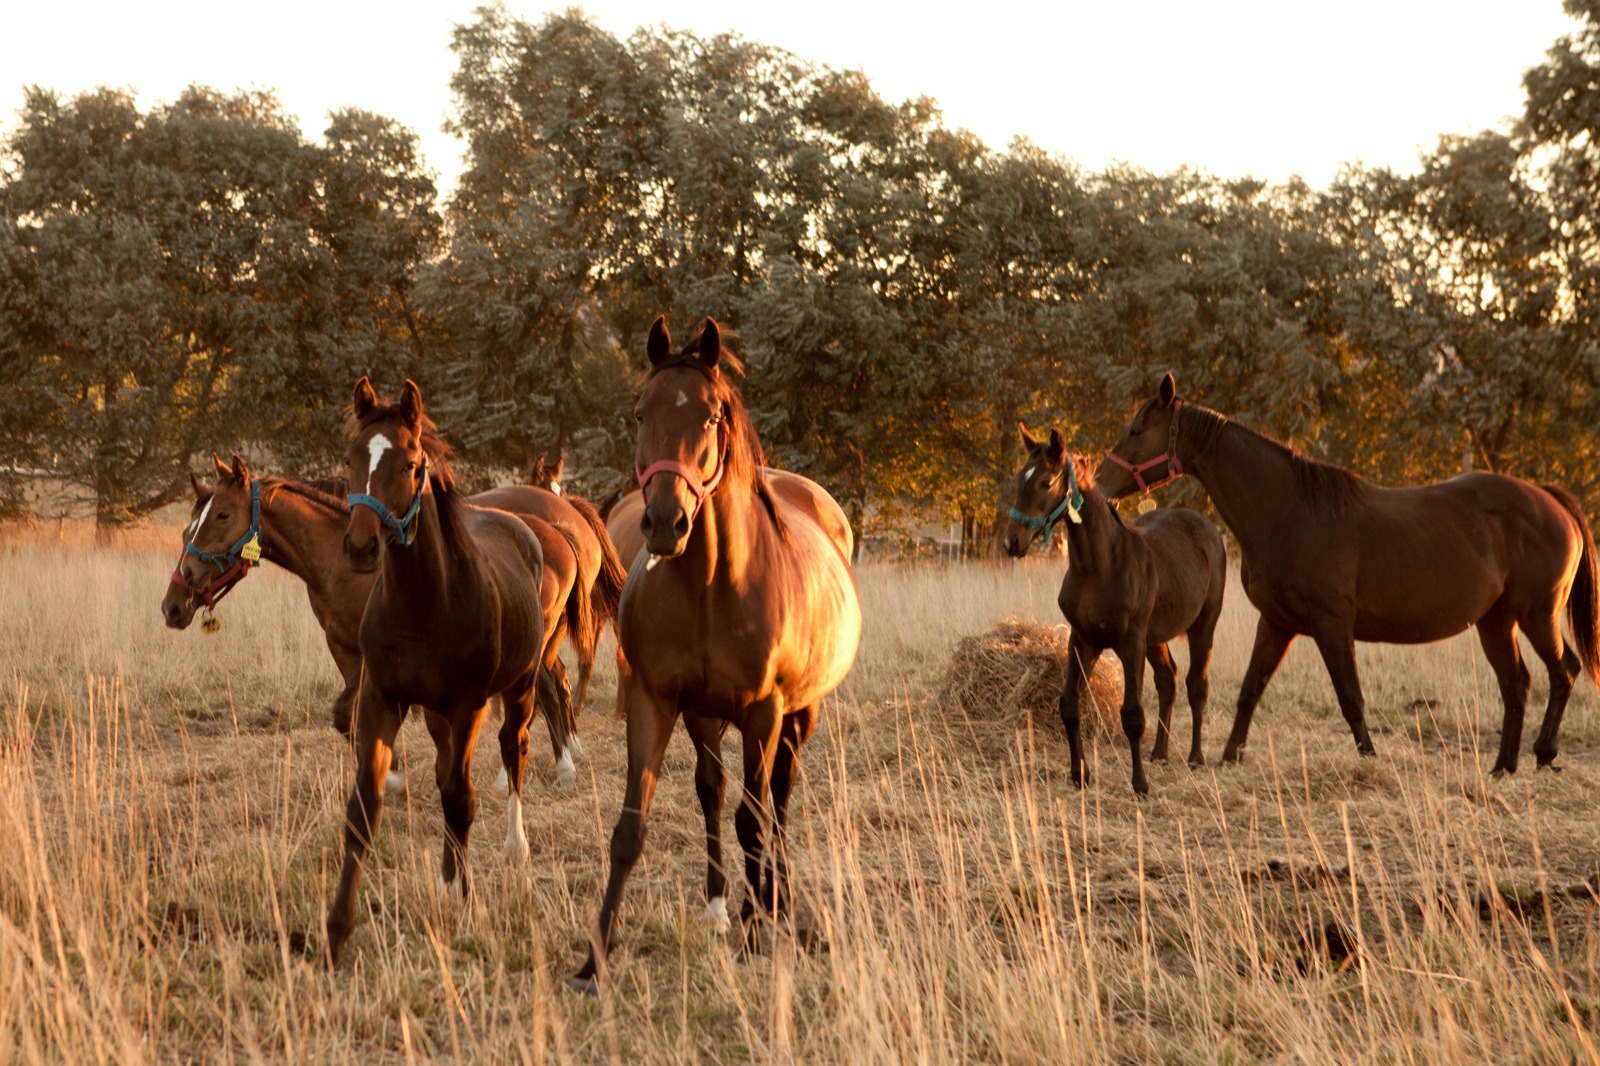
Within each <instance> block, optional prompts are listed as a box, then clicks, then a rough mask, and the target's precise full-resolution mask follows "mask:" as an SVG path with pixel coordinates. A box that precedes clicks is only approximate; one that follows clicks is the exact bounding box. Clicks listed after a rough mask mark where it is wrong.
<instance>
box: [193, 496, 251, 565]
mask: <svg viewBox="0 0 1600 1066" xmlns="http://www.w3.org/2000/svg"><path fill="white" fill-rule="evenodd" d="M251 541H255V542H256V545H257V547H256V551H255V554H254V555H253V556H252V557H251V558H250V559H249V560H248V562H249V564H250V566H252V567H255V566H260V565H261V549H260V544H261V482H259V481H252V482H250V528H249V529H247V530H245V531H244V536H242V537H240V538H239V539H238V540H236V541H234V542H233V547H231V548H229V549H228V550H227V551H224V552H203V551H201V550H200V549H199V548H196V547H195V546H194V541H193V540H192V539H191V540H190V541H189V543H188V544H185V545H184V546H183V551H184V554H185V555H192V556H194V557H195V558H196V559H199V560H200V561H201V562H202V563H205V564H206V565H207V566H214V567H216V568H217V570H218V571H219V572H223V573H226V572H227V571H229V570H231V569H233V568H234V567H236V566H239V565H240V564H241V563H242V562H245V561H246V560H245V557H244V549H245V546H246V545H247V544H249V543H250V542H251Z"/></svg>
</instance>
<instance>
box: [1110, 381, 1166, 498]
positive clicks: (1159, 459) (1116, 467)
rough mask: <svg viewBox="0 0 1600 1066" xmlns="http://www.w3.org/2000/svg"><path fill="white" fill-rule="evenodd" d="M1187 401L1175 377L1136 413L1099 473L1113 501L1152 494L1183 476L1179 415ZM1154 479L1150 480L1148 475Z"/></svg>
mask: <svg viewBox="0 0 1600 1066" xmlns="http://www.w3.org/2000/svg"><path fill="white" fill-rule="evenodd" d="M1182 408H1183V400H1181V399H1179V397H1178V383H1177V382H1176V381H1174V380H1173V378H1172V375H1171V374H1167V375H1165V376H1164V377H1162V379H1161V385H1160V387H1159V388H1158V389H1157V391H1156V395H1154V396H1152V397H1151V398H1150V399H1148V400H1145V401H1144V402H1143V403H1141V404H1140V405H1139V407H1138V409H1136V410H1135V411H1134V412H1133V418H1132V419H1131V420H1130V421H1129V422H1128V427H1127V428H1126V429H1124V430H1123V431H1122V436H1121V437H1119V438H1117V443H1116V444H1115V445H1113V446H1112V448H1111V450H1110V451H1109V452H1107V453H1106V457H1105V460H1104V461H1103V462H1102V463H1101V464H1100V468H1099V469H1098V470H1096V471H1095V475H1094V477H1095V481H1096V482H1097V483H1098V484H1099V486H1100V488H1101V490H1102V491H1103V492H1104V493H1105V494H1106V496H1108V497H1109V498H1111V499H1113V500H1120V499H1121V498H1122V497H1124V496H1127V495H1129V494H1130V493H1133V492H1149V491H1150V490H1151V489H1153V488H1155V487H1156V486H1157V485H1163V484H1165V483H1167V482H1168V481H1171V480H1172V479H1173V478H1177V477H1182V476H1183V464H1182V463H1180V462H1179V461H1178V412H1179V411H1180V410H1181V409H1182ZM1147 473H1148V474H1149V475H1150V476H1148V477H1146V474H1147Z"/></svg>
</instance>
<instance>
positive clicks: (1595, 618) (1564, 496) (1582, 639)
mask: <svg viewBox="0 0 1600 1066" xmlns="http://www.w3.org/2000/svg"><path fill="white" fill-rule="evenodd" d="M1540 488H1542V489H1544V491H1546V492H1548V493H1549V494H1550V495H1551V496H1553V497H1555V500H1556V502H1557V503H1559V504H1560V505H1561V506H1562V507H1564V508H1566V510H1567V513H1568V514H1570V515H1571V516H1572V520H1573V521H1574V522H1576V523H1578V532H1579V533H1580V534H1582V536H1583V558H1582V559H1580V560H1579V561H1578V576H1577V577H1576V578H1574V579H1573V582H1572V591H1571V592H1570V593H1568V594H1567V624H1568V625H1569V626H1571V627H1572V643H1573V645H1574V647H1575V648H1576V650H1577V652H1578V659H1579V660H1580V661H1581V662H1582V663H1583V669H1584V671H1585V672H1586V673H1588V675H1589V677H1590V678H1592V679H1593V680H1594V682H1595V684H1597V685H1600V559H1597V557H1596V552H1595V546H1594V531H1593V530H1592V529H1591V528H1590V527H1589V518H1588V516H1587V515H1585V514H1584V513H1583V506H1582V505H1581V504H1580V503H1578V498H1577V497H1576V496H1574V495H1572V493H1570V492H1568V491H1567V490H1566V489H1564V488H1562V487H1561V486H1560V485H1541V486H1540Z"/></svg>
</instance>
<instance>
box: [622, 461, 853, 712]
mask: <svg viewBox="0 0 1600 1066" xmlns="http://www.w3.org/2000/svg"><path fill="white" fill-rule="evenodd" d="M761 476H762V477H763V478H764V479H766V483H767V488H768V489H769V490H771V492H772V493H773V494H774V495H776V496H781V497H782V498H783V500H784V502H786V503H789V504H792V505H794V506H795V507H798V508H799V509H800V510H802V511H804V512H805V513H806V514H807V515H809V516H810V517H811V519H812V521H814V522H816V523H817V524H818V525H820V526H821V527H822V528H823V529H824V530H825V531H826V532H827V534H828V536H830V537H832V538H833V539H834V540H836V541H838V542H839V543H840V544H852V545H853V544H854V541H855V533H854V531H852V530H851V528H850V522H849V520H848V519H847V518H845V516H844V512H843V511H842V510H840V509H839V505H838V504H837V503H835V502H834V500H833V497H832V496H829V495H828V493H827V492H826V491H825V490H824V489H823V488H822V486H821V485H818V484H817V483H816V482H815V481H812V480H811V479H810V478H805V477H801V476H800V475H799V474H791V473H790V472H789V471H787V470H775V469H773V468H772V467H763V468H762V470H761ZM643 518H644V493H642V492H639V491H637V490H635V491H633V492H630V493H627V494H626V495H624V496H623V497H622V498H621V499H620V500H618V501H617V505H616V506H615V507H613V508H612V509H611V514H610V516H609V517H608V518H607V519H606V532H607V533H609V534H610V535H611V543H612V544H613V545H615V546H616V553H617V555H618V557H619V558H621V559H622V560H623V562H624V565H626V564H628V563H632V562H633V561H634V560H635V559H637V558H638V556H639V553H640V552H642V551H644V530H643V528H642V526H641V524H640V523H641V519H643ZM632 678H633V671H632V670H631V669H629V667H628V658H627V656H625V655H624V654H623V653H622V644H621V643H620V642H619V643H618V644H617V710H616V716H617V717H618V718H626V717H627V716H628V686H629V684H630V683H631V681H632Z"/></svg>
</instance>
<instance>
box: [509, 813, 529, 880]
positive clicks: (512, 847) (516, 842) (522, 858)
mask: <svg viewBox="0 0 1600 1066" xmlns="http://www.w3.org/2000/svg"><path fill="white" fill-rule="evenodd" d="M506 816H507V817H506V858H508V859H510V860H511V861H512V862H513V863H515V864H517V865H519V866H520V865H521V864H522V863H525V862H527V861H528V834H527V833H526V832H524V831H523V828H522V797H521V796H512V797H511V798H510V799H509V800H507V801H506Z"/></svg>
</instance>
